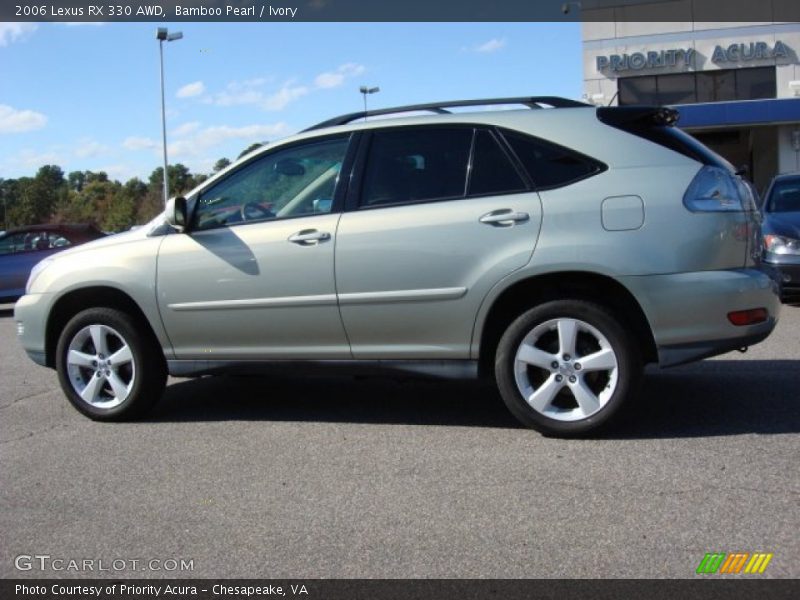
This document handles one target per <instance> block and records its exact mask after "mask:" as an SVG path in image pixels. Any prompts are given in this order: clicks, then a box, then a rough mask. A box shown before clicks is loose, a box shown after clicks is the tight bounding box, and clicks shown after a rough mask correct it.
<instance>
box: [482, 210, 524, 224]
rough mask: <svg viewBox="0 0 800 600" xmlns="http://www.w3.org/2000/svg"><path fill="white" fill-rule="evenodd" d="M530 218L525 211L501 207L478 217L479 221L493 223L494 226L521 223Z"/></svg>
mask: <svg viewBox="0 0 800 600" xmlns="http://www.w3.org/2000/svg"><path fill="white" fill-rule="evenodd" d="M528 219H530V216H529V215H528V213H526V212H514V211H513V210H511V209H510V208H501V209H499V210H493V211H492V212H489V213H486V214H485V215H483V216H482V217H481V218H480V219H478V220H479V221H480V222H481V223H486V224H487V225H495V226H496V227H511V226H512V225H514V224H515V223H522V222H524V221H527V220H528Z"/></svg>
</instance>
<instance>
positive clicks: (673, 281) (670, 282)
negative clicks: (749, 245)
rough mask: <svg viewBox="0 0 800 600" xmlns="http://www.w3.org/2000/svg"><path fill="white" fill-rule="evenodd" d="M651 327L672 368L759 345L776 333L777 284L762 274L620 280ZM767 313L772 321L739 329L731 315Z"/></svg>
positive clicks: (663, 359) (676, 275) (738, 272)
mask: <svg viewBox="0 0 800 600" xmlns="http://www.w3.org/2000/svg"><path fill="white" fill-rule="evenodd" d="M620 281H621V282H622V283H623V284H624V285H626V286H627V287H628V289H629V290H630V291H631V292H632V293H633V294H634V296H635V297H636V298H637V299H638V300H639V302H640V304H641V306H642V309H643V310H644V312H645V315H646V316H647V319H648V321H649V322H650V327H651V329H652V332H653V337H654V339H655V342H656V347H657V349H658V363H659V365H660V366H662V367H670V366H674V365H679V364H683V363H687V362H691V361H694V360H700V359H702V358H707V357H709V356H715V355H717V354H722V353H724V352H729V351H731V350H736V349H739V348H743V347H745V346H749V345H752V344H756V343H758V342H760V341H762V340H764V339H765V338H766V337H767V336H768V335H769V334H770V333H771V332H772V330H773V329H774V328H775V325H776V323H777V322H778V317H779V315H780V310H781V302H780V297H779V290H778V284H777V283H776V282H775V281H774V280H773V278H772V277H771V276H770V275H769V274H768V273H767V272H766V271H763V270H760V269H732V270H728V271H700V272H693V273H672V274H667V275H648V276H631V277H621V278H620ZM752 308H765V309H767V313H768V317H767V320H766V321H764V322H762V323H756V324H754V325H746V326H741V327H737V326H735V325H733V324H732V323H731V322H730V321H729V320H728V313H731V312H734V311H741V310H748V309H752Z"/></svg>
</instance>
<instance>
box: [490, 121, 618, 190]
mask: <svg viewBox="0 0 800 600" xmlns="http://www.w3.org/2000/svg"><path fill="white" fill-rule="evenodd" d="M503 137H505V139H506V141H507V142H508V144H509V145H510V146H511V148H512V149H513V150H514V153H515V154H516V155H517V157H518V158H519V160H520V162H521V163H522V165H523V166H524V167H525V169H526V170H527V171H528V175H530V178H531V180H532V181H533V183H534V185H536V187H537V189H547V188H556V187H561V186H564V185H568V184H570V183H574V182H575V181H579V180H581V179H585V178H586V177H590V176H592V175H594V174H596V173H599V172H600V171H602V170H603V169H604V165H603V164H602V163H600V162H598V161H596V160H594V159H592V158H589V157H588V156H584V155H582V154H579V153H577V152H575V151H573V150H569V149H568V148H564V147H563V146H559V145H557V144H553V143H550V142H546V141H544V140H540V139H537V138H533V137H530V136H527V135H524V134H521V133H517V132H513V131H503Z"/></svg>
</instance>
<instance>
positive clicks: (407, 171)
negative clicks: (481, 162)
mask: <svg viewBox="0 0 800 600" xmlns="http://www.w3.org/2000/svg"><path fill="white" fill-rule="evenodd" d="M471 147H472V129H467V128H452V129H449V128H442V129H439V128H436V129H406V130H402V129H399V130H393V131H378V132H375V133H374V134H373V135H372V144H371V146H370V150H369V156H368V158H367V165H366V173H365V175H364V188H363V193H362V205H363V206H378V205H385V204H403V203H408V202H420V201H424V200H434V199H441V198H455V197H464V195H465V193H466V181H467V163H468V161H469V153H470V148H471Z"/></svg>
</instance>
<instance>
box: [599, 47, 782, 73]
mask: <svg viewBox="0 0 800 600" xmlns="http://www.w3.org/2000/svg"><path fill="white" fill-rule="evenodd" d="M708 55H710V56H711V62H713V63H714V64H718V65H725V66H733V65H736V64H739V63H742V62H747V61H754V60H768V59H775V60H780V59H788V58H789V57H790V51H789V48H788V47H787V46H786V44H784V43H783V42H781V41H776V42H775V44H774V45H772V46H771V45H770V44H768V43H767V42H746V43H736V44H730V45H728V46H720V45H717V46H715V47H714V50H713V51H711V52H709V53H708ZM703 59H704V55H703V54H701V53H698V52H697V51H696V49H695V48H671V49H667V50H644V51H642V52H631V53H623V54H609V55H601V56H598V57H596V66H597V70H598V71H600V72H606V73H620V72H625V71H650V70H655V69H662V68H670V69H674V68H676V67H677V68H683V69H684V70H687V71H688V70H693V69H697V68H698V67H699V66H701V65H698V64H697V63H698V62H699V61H700V60H703Z"/></svg>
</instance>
